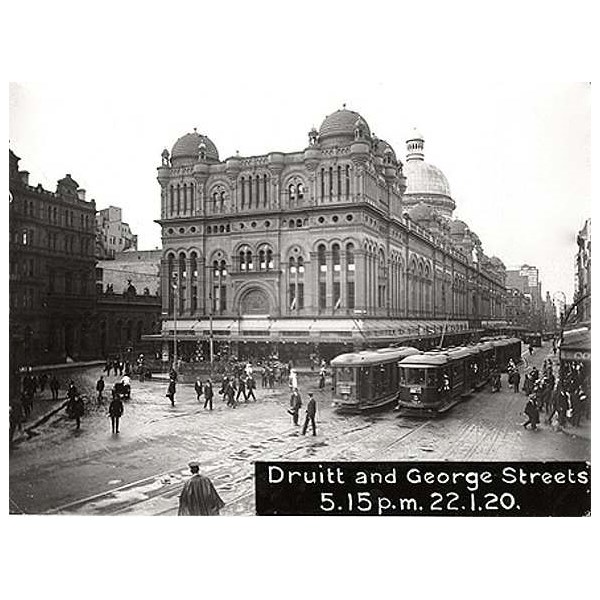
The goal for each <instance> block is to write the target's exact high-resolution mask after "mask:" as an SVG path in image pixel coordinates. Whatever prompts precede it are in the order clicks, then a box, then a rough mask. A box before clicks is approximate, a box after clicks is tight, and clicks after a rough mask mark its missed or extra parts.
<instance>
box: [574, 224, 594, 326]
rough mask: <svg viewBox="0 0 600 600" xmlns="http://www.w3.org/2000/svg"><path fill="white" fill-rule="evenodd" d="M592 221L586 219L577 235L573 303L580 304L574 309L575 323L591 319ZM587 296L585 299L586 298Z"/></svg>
mask: <svg viewBox="0 0 600 600" xmlns="http://www.w3.org/2000/svg"><path fill="white" fill-rule="evenodd" d="M591 280H592V220H591V219H587V220H586V222H585V224H584V226H583V227H582V229H581V231H580V232H579V234H578V235H577V256H576V258H575V296H574V298H573V302H577V301H579V300H580V299H581V298H584V299H583V300H581V302H580V303H579V304H578V305H577V308H576V309H575V310H576V311H577V321H579V322H584V321H590V320H591V318H592V297H591V291H592V281H591ZM586 296H587V297H586Z"/></svg>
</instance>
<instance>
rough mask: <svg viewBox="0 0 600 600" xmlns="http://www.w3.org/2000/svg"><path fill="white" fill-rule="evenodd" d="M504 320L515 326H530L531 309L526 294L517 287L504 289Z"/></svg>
mask: <svg viewBox="0 0 600 600" xmlns="http://www.w3.org/2000/svg"><path fill="white" fill-rule="evenodd" d="M506 320H507V322H508V323H509V324H510V325H514V326H516V327H524V328H526V329H531V328H532V320H533V309H532V304H531V297H530V296H529V295H528V294H524V293H523V292H522V291H521V290H520V289H517V288H508V289H507V290H506Z"/></svg>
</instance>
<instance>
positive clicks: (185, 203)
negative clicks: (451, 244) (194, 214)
mask: <svg viewBox="0 0 600 600" xmlns="http://www.w3.org/2000/svg"><path fill="white" fill-rule="evenodd" d="M187 190H188V187H187V183H184V184H183V206H182V209H183V212H186V211H187Z"/></svg>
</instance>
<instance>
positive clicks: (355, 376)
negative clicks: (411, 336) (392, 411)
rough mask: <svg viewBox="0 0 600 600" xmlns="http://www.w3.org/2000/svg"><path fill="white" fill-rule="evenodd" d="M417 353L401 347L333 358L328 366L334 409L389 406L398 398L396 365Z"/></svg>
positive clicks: (359, 410)
mask: <svg viewBox="0 0 600 600" xmlns="http://www.w3.org/2000/svg"><path fill="white" fill-rule="evenodd" d="M420 353H421V352H420V350H417V349H416V348H412V347H409V346H401V347H399V348H380V349H378V350H362V351H360V352H349V353H346V354H340V355H339V356H336V357H335V358H334V359H332V361H331V363H330V365H331V369H332V386H333V406H334V408H336V409H337V410H339V411H348V412H361V411H366V410H374V409H378V408H383V407H384V406H387V405H391V404H393V403H394V402H395V401H396V398H397V396H398V385H399V379H398V363H399V362H400V361H401V360H402V359H404V358H407V357H410V356H413V355H417V354H420Z"/></svg>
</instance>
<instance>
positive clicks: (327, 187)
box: [319, 165, 350, 200]
mask: <svg viewBox="0 0 600 600" xmlns="http://www.w3.org/2000/svg"><path fill="white" fill-rule="evenodd" d="M319 179H320V192H321V195H320V198H321V200H327V199H329V200H331V199H334V198H335V199H338V200H340V199H350V165H345V166H343V167H342V166H341V165H338V166H337V167H329V168H325V167H323V168H321V171H320V175H319Z"/></svg>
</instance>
